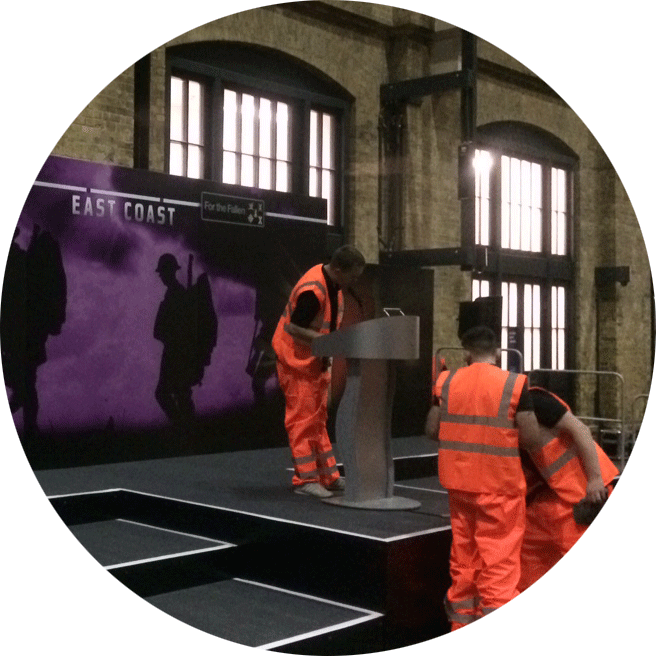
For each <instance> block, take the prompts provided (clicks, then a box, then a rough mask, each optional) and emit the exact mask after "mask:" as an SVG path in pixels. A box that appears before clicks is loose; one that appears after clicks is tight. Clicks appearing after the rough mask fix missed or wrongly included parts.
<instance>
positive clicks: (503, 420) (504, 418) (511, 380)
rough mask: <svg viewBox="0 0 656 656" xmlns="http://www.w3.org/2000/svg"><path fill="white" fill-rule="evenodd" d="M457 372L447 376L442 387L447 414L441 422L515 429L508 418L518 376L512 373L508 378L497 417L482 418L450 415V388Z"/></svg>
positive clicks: (442, 416) (442, 417)
mask: <svg viewBox="0 0 656 656" xmlns="http://www.w3.org/2000/svg"><path fill="white" fill-rule="evenodd" d="M456 371H457V370H456ZM456 371H452V372H451V373H450V374H449V375H448V376H447V378H446V380H445V381H444V385H443V386H442V393H441V397H442V399H443V400H444V408H445V410H446V412H445V413H444V414H442V415H441V419H440V421H444V422H448V423H451V424H469V425H470V426H490V427H492V428H514V427H515V424H514V422H513V420H512V419H509V418H508V413H509V412H510V401H511V400H512V394H513V389H514V388H515V383H516V382H517V374H515V373H512V372H511V373H509V374H508V378H507V379H506V382H505V384H504V386H503V392H502V394H501V402H500V403H499V411H498V412H497V415H496V416H495V417H494V416H493V417H480V416H479V415H459V414H452V413H449V387H450V386H451V379H452V378H453V376H454V375H455V374H456Z"/></svg>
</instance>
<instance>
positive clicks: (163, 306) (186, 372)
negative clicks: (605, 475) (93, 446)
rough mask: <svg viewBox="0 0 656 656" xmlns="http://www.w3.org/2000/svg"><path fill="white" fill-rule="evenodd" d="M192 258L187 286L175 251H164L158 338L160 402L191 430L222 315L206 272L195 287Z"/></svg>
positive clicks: (160, 263)
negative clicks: (179, 275) (196, 396)
mask: <svg viewBox="0 0 656 656" xmlns="http://www.w3.org/2000/svg"><path fill="white" fill-rule="evenodd" d="M191 264H192V257H191V256H189V277H188V286H187V287H184V285H182V283H180V281H179V280H178V279H177V272H178V271H179V269H180V265H179V264H178V261H177V259H176V258H175V256H174V255H172V254H171V253H164V254H163V255H162V256H161V257H160V258H159V261H158V264H157V269H156V272H157V273H158V274H159V276H160V278H161V280H162V282H163V283H164V285H165V286H166V293H165V294H164V299H163V300H162V302H161V303H160V306H159V309H158V311H157V316H156V318H155V327H154V330H153V336H154V337H155V339H157V340H159V341H160V342H162V344H163V345H164V348H163V350H162V360H161V364H160V372H159V380H158V382H157V387H156V388H155V398H156V400H157V402H158V403H159V405H160V407H161V408H162V410H163V411H164V413H165V414H166V416H167V417H168V418H169V419H170V420H171V421H173V422H174V423H176V424H179V425H180V426H181V427H183V428H185V427H188V424H189V421H190V420H191V419H192V418H193V416H194V411H195V408H194V402H193V398H192V389H191V388H192V387H193V386H194V385H200V384H201V383H202V380H203V376H204V374H205V367H207V365H208V364H209V363H210V359H211V356H212V351H213V350H214V347H215V346H216V339H217V317H216V312H215V310H214V304H213V302H212V292H211V288H210V284H209V279H208V277H207V274H206V273H203V274H201V275H200V276H199V277H198V280H197V281H196V283H195V284H192V276H191Z"/></svg>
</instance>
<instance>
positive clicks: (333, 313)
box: [272, 245, 365, 497]
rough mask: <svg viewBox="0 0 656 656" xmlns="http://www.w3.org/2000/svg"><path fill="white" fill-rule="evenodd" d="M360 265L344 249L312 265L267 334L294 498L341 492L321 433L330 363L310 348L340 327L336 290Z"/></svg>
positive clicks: (354, 253)
mask: <svg viewBox="0 0 656 656" xmlns="http://www.w3.org/2000/svg"><path fill="white" fill-rule="evenodd" d="M364 266H365V259H364V257H363V255H362V253H360V251H359V250H357V249H356V248H355V247H353V246H349V245H346V246H341V247H340V248H338V249H337V250H336V251H335V252H334V253H333V255H332V258H331V260H330V262H329V263H328V264H326V265H321V264H317V265H316V266H314V267H312V268H311V269H310V270H309V271H307V272H306V273H305V274H304V275H303V276H302V277H301V279H300V280H299V281H298V282H297V283H296V286H295V287H294V289H293V290H292V293H291V295H290V297H289V301H288V302H287V306H286V307H285V311H284V312H283V314H282V316H281V317H280V320H279V322H278V326H277V327H276V331H275V333H274V335H273V340H272V345H273V349H274V350H275V352H276V356H277V363H276V367H277V371H278V380H279V382H280V387H281V389H282V391H283V392H284V394H285V428H286V429H287V436H288V438H289V446H290V448H291V451H292V460H293V462H294V477H293V479H292V486H293V489H294V492H296V493H298V494H308V495H311V496H315V497H330V496H332V494H333V492H334V491H342V490H343V489H344V481H343V479H341V478H340V476H339V470H338V469H337V463H336V461H335V457H334V455H333V451H332V445H331V443H330V438H329V437H328V431H327V430H326V419H327V415H328V410H327V405H328V390H329V387H330V365H329V362H328V361H326V360H325V359H324V358H318V357H315V356H313V355H312V351H311V344H312V340H313V339H314V338H315V337H320V336H321V335H325V334H327V333H329V332H332V331H334V330H336V329H338V328H339V327H340V325H341V322H342V315H343V312H344V297H343V292H342V290H343V289H348V288H349V287H350V286H351V285H352V284H354V283H355V281H356V280H357V279H358V278H359V277H360V275H361V274H362V271H363V270H364Z"/></svg>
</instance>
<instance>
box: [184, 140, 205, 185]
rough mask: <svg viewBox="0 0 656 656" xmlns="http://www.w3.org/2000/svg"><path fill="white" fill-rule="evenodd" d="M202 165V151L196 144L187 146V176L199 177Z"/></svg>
mask: <svg viewBox="0 0 656 656" xmlns="http://www.w3.org/2000/svg"><path fill="white" fill-rule="evenodd" d="M202 165H203V151H202V149H201V148H199V147H198V146H189V147H188V148H187V177H189V178H201V177H202V175H201V171H202Z"/></svg>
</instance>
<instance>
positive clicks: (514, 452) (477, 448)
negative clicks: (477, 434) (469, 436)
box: [440, 440, 519, 457]
mask: <svg viewBox="0 0 656 656" xmlns="http://www.w3.org/2000/svg"><path fill="white" fill-rule="evenodd" d="M440 449H449V450H450V451H466V452H467V453H483V454H485V455H487V456H510V457H516V456H519V449H518V448H517V447H514V446H494V445H492V444H481V443H480V442H454V441H449V440H440Z"/></svg>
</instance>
